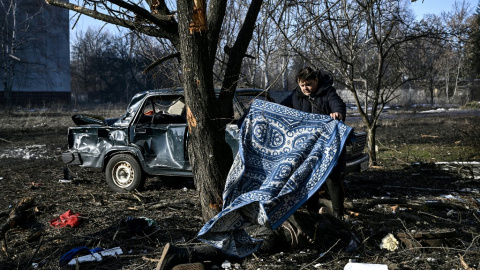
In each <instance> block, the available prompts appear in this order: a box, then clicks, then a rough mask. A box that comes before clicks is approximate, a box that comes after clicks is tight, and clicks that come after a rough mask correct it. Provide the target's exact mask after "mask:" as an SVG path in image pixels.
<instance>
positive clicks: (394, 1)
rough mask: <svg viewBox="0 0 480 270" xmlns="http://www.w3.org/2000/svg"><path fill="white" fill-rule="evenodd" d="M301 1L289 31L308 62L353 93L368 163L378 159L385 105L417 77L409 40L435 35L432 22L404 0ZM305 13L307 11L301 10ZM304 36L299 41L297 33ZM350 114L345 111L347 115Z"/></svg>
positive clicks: (372, 163)
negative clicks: (420, 21)
mask: <svg viewBox="0 0 480 270" xmlns="http://www.w3.org/2000/svg"><path fill="white" fill-rule="evenodd" d="M322 4H323V5H319V4H318V2H316V1H307V2H301V3H299V4H298V5H297V8H298V9H300V10H301V11H300V12H297V13H296V15H297V16H296V17H295V18H294V20H295V21H296V22H297V23H298V25H299V27H298V28H297V29H296V31H294V32H295V33H297V34H296V35H295V36H292V37H291V44H292V45H294V46H293V49H294V50H295V51H296V52H297V53H298V55H300V56H301V57H303V58H304V59H305V61H306V63H307V64H308V65H312V66H315V67H318V68H320V69H325V70H327V71H328V72H330V73H332V74H333V75H334V77H335V78H336V82H337V84H338V85H340V86H343V87H345V88H346V89H348V90H349V91H350V93H351V94H352V96H353V98H354V100H355V104H356V106H357V108H358V112H359V113H360V115H361V117H362V118H363V122H364V124H365V127H366V129H367V131H368V136H367V140H368V147H367V148H368V153H369V155H370V164H371V165H374V164H376V162H377V156H376V151H375V149H376V141H375V135H376V130H377V127H378V125H379V119H380V115H381V114H382V112H383V110H384V108H385V105H386V104H388V103H389V102H391V101H393V100H394V99H396V98H397V97H398V96H399V95H400V94H399V91H400V90H401V88H402V86H403V85H405V84H406V83H407V82H409V81H413V80H415V79H417V78H418V77H417V75H416V74H414V73H413V72H412V70H413V63H410V62H408V61H405V60H406V59H407V55H408V54H409V48H410V47H409V46H412V41H414V40H417V39H420V38H434V37H437V33H436V30H435V28H434V27H428V26H424V25H420V24H417V23H416V22H415V21H414V18H413V15H411V14H409V13H408V12H407V11H406V4H407V2H406V1H402V0H387V1H377V0H333V1H332V0H324V1H323V3H322ZM305 15H306V16H305ZM299 38H303V39H304V41H302V42H298V43H297V41H296V40H297V39H299ZM347 118H348V117H347Z"/></svg>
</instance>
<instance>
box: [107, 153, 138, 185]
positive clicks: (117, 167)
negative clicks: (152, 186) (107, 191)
mask: <svg viewBox="0 0 480 270" xmlns="http://www.w3.org/2000/svg"><path fill="white" fill-rule="evenodd" d="M105 176H106V179H107V184H108V185H109V186H110V188H111V189H113V190H114V191H116V192H127V191H132V190H135V189H139V188H141V187H142V186H143V184H144V182H145V174H144V173H143V171H142V168H141V167H140V164H139V163H138V161H137V160H136V159H135V158H134V157H133V156H131V155H127V154H119V155H115V156H113V157H112V158H111V159H110V160H109V161H108V164H107V167H106V169H105Z"/></svg>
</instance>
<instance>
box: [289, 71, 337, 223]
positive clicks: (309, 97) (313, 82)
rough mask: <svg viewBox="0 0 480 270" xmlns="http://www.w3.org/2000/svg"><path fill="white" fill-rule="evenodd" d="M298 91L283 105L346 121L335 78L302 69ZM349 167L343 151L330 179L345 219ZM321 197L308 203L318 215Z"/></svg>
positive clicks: (330, 188) (334, 205)
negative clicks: (344, 183)
mask: <svg viewBox="0 0 480 270" xmlns="http://www.w3.org/2000/svg"><path fill="white" fill-rule="evenodd" d="M296 82H297V84H298V87H297V88H295V90H293V91H292V93H291V94H290V95H289V96H288V97H287V98H285V99H284V100H283V101H282V102H281V103H280V104H282V105H284V106H287V107H290V108H293V109H296V110H300V111H304V112H308V113H317V114H324V115H330V117H332V118H333V119H335V120H341V121H345V116H346V105H345V102H343V100H342V99H341V98H340V96H339V95H338V94H337V91H336V90H335V88H334V87H333V79H332V77H331V76H329V75H326V74H322V73H321V72H318V71H315V70H313V69H312V68H310V67H306V68H302V69H301V70H300V71H299V72H298V73H297V76H296ZM345 166H346V151H345V148H344V149H343V151H342V153H341V155H340V157H339V159H338V163H337V165H336V166H335V168H334V169H333V170H332V172H331V173H330V175H329V177H328V178H327V181H326V184H327V190H328V194H329V195H330V199H331V201H332V208H333V209H332V211H333V215H334V216H335V217H337V218H340V219H343V215H344V206H343V202H344V198H345V194H344V190H343V186H342V172H343V171H344V170H345ZM318 199H319V193H318V192H316V194H315V195H314V196H312V197H311V198H310V200H309V201H308V202H307V209H309V210H310V211H318V208H319V207H318Z"/></svg>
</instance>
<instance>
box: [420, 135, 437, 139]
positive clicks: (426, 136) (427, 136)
mask: <svg viewBox="0 0 480 270" xmlns="http://www.w3.org/2000/svg"><path fill="white" fill-rule="evenodd" d="M421 136H422V138H438V136H436V135H428V134H422V135H421Z"/></svg>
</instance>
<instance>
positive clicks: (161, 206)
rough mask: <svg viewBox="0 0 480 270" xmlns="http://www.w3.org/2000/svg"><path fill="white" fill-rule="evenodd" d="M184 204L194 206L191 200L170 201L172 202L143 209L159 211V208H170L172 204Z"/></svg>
mask: <svg viewBox="0 0 480 270" xmlns="http://www.w3.org/2000/svg"><path fill="white" fill-rule="evenodd" d="M185 203H188V204H195V201H194V200H192V199H180V200H172V201H165V202H161V203H157V204H154V205H149V206H146V207H145V208H148V209H159V208H163V207H167V206H170V205H172V204H185Z"/></svg>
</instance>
